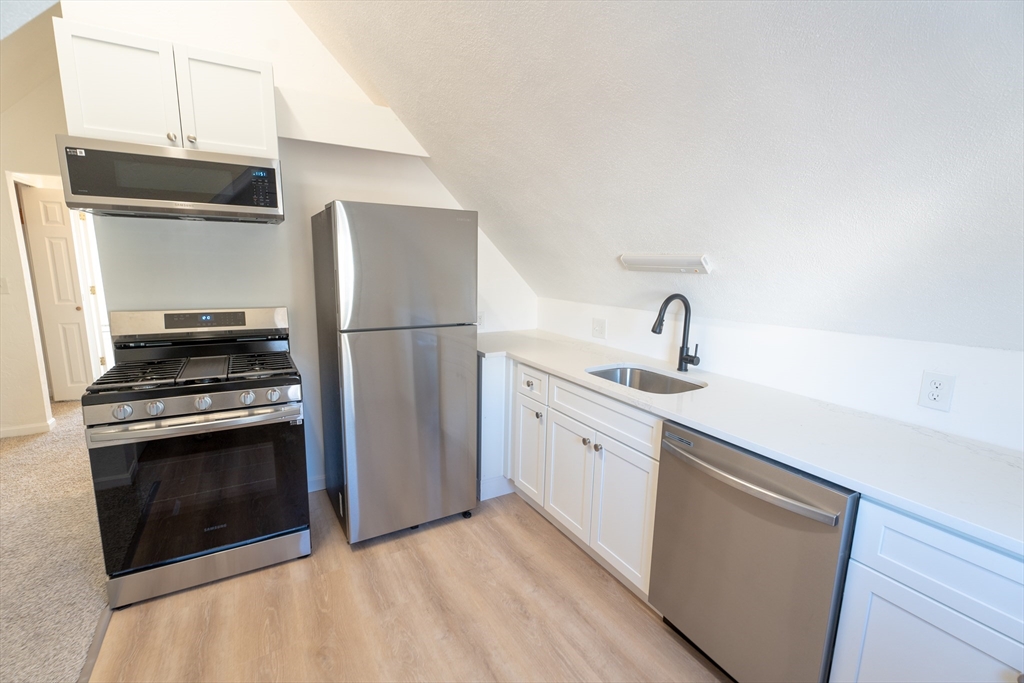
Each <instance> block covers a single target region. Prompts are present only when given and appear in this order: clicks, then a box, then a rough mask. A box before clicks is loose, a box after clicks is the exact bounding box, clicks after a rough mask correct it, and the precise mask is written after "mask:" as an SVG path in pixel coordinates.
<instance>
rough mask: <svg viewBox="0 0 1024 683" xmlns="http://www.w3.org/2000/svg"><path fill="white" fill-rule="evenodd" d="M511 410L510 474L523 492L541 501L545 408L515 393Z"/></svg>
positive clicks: (542, 492)
mask: <svg viewBox="0 0 1024 683" xmlns="http://www.w3.org/2000/svg"><path fill="white" fill-rule="evenodd" d="M515 396H516V398H515V405H514V406H513V410H514V411H515V412H513V413H512V475H513V476H512V478H513V480H514V481H515V483H516V486H518V487H519V490H521V491H522V492H523V493H525V494H526V495H528V496H529V497H530V498H532V499H533V500H534V501H536V502H537V504H539V505H543V504H544V423H545V420H546V415H547V412H548V409H547V407H546V406H543V405H541V404H540V403H537V402H536V401H534V400H533V399H532V398H529V397H527V396H524V395H523V394H520V393H516V395H515Z"/></svg>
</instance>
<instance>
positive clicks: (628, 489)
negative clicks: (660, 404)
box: [511, 363, 660, 593]
mask: <svg viewBox="0 0 1024 683" xmlns="http://www.w3.org/2000/svg"><path fill="white" fill-rule="evenodd" d="M514 375H515V377H516V378H517V381H516V386H515V388H514V391H515V394H514V399H513V401H512V425H511V431H512V439H511V461H512V462H511V465H512V474H513V476H512V479H513V481H514V482H515V484H516V486H517V487H518V488H519V491H520V492H521V493H522V494H523V495H524V496H527V497H528V498H530V499H531V500H533V501H534V502H536V503H537V504H538V505H539V506H540V507H542V508H543V509H544V512H545V513H546V514H547V515H549V517H550V518H551V519H554V520H556V521H557V522H558V523H559V524H560V525H561V527H562V528H563V529H564V530H565V531H566V532H568V533H570V534H572V535H573V536H574V537H575V538H576V540H577V543H578V544H579V545H582V546H584V547H586V548H588V549H589V550H588V552H590V554H591V555H592V556H594V557H595V558H600V559H601V560H603V561H604V562H605V563H606V566H609V567H612V568H614V569H615V570H616V572H618V574H619V575H620V579H625V580H627V581H629V582H630V583H632V584H633V585H634V586H636V587H637V588H638V589H639V590H640V591H642V592H643V593H647V591H648V588H649V586H650V574H651V546H652V543H653V540H654V503H655V497H656V495H657V490H658V461H657V459H656V458H652V457H650V456H649V455H647V454H645V453H642V452H640V451H638V450H637V449H636V448H633V447H630V446H627V445H625V444H623V443H622V441H621V440H619V439H613V438H611V437H610V436H608V434H616V435H620V434H624V435H626V436H625V437H623V438H624V439H626V440H629V441H630V443H633V442H635V443H636V444H638V447H641V448H645V449H650V450H652V452H654V451H653V449H654V445H653V442H654V441H655V437H656V436H657V434H658V433H660V420H658V418H655V417H654V416H653V415H647V414H643V413H640V412H638V411H637V410H636V409H635V408H633V407H631V406H626V405H621V404H619V403H618V402H617V401H615V400H613V399H609V398H607V397H604V396H600V395H598V394H596V393H595V392H592V391H590V390H589V389H584V388H583V387H579V386H576V385H574V384H571V383H569V382H566V381H564V380H562V379H559V378H554V377H552V378H550V379H551V381H550V382H549V381H548V375H547V374H546V373H543V372H541V371H539V370H536V369H534V368H531V367H529V366H526V365H523V364H520V363H517V364H516V368H515V371H514ZM547 387H550V389H548V388H547ZM552 396H553V398H552ZM549 398H550V400H551V401H552V404H551V405H552V406H554V405H556V403H555V402H557V405H558V406H560V407H564V408H565V410H566V411H568V412H572V415H573V416H572V417H570V416H569V415H566V414H565V413H563V412H561V411H560V410H556V409H555V408H553V407H549V406H548V405H542V404H541V403H539V402H538V401H537V400H536V399H541V400H546V399H549Z"/></svg>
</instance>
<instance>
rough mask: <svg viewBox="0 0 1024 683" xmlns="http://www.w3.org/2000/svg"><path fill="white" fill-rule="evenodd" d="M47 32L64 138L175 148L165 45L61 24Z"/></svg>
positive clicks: (173, 95) (169, 53) (174, 101)
mask: <svg viewBox="0 0 1024 683" xmlns="http://www.w3.org/2000/svg"><path fill="white" fill-rule="evenodd" d="M53 27H54V36H55V39H56V44H57V62H58V64H59V65H60V82H61V89H62V90H63V92H64V113H65V116H66V117H67V122H68V134H69V135H80V136H83V137H92V138H100V139H103V140H123V141H125V142H141V143H146V144H151V145H165V146H173V147H180V146H181V124H180V123H179V120H178V95H177V87H176V84H175V79H174V52H173V49H172V47H171V44H170V43H168V42H166V41H163V40H154V39H152V38H143V37H140V36H133V35H128V34H124V33H116V32H114V31H109V30H107V29H103V28H97V27H95V26H87V25H83V24H75V23H73V22H69V21H64V20H63V19H54V20H53Z"/></svg>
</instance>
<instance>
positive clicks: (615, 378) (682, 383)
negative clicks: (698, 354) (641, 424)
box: [587, 365, 707, 394]
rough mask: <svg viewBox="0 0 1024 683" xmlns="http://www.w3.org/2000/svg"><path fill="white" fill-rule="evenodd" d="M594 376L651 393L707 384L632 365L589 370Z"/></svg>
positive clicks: (691, 389) (673, 392)
mask: <svg viewBox="0 0 1024 683" xmlns="http://www.w3.org/2000/svg"><path fill="white" fill-rule="evenodd" d="M587 372H588V373H590V374H591V375H593V376H594V377H600V378H601V379H606V380H608V381H609V382H616V383H617V384H621V385H623V386H626V387H630V388H631V389H639V390H640V391H646V392H647V393H649V394H681V393H683V392H684V391H694V390H695V389H703V388H704V387H705V386H707V385H705V384H695V383H693V382H687V381H686V380H682V379H679V378H678V377H673V376H672V375H666V374H664V373H661V372H657V371H656V370H648V369H647V368H639V367H634V366H630V365H625V366H619V367H612V368H594V369H592V370H587Z"/></svg>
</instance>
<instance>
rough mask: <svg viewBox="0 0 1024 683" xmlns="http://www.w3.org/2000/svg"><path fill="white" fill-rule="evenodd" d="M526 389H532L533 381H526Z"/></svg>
mask: <svg viewBox="0 0 1024 683" xmlns="http://www.w3.org/2000/svg"><path fill="white" fill-rule="evenodd" d="M526 388H527V389H533V380H532V379H528V380H526Z"/></svg>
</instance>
